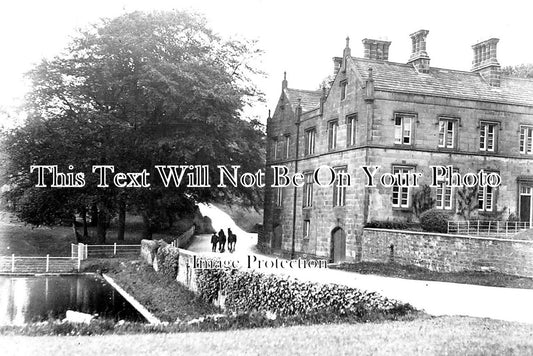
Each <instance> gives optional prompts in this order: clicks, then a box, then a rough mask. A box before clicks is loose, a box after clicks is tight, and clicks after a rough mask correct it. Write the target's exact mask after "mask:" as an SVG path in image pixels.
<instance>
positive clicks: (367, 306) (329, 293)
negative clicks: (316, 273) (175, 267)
mask: <svg viewBox="0 0 533 356" xmlns="http://www.w3.org/2000/svg"><path fill="white" fill-rule="evenodd" d="M196 274H197V278H198V280H201V281H202V283H199V284H198V293H199V294H200V296H202V297H203V298H205V299H206V300H210V299H212V297H213V296H214V295H218V292H219V291H222V292H223V293H224V294H225V295H226V301H225V305H226V308H227V309H228V310H229V311H231V312H236V313H247V312H252V311H263V312H270V313H274V314H275V315H279V316H282V317H286V316H298V315H316V314H320V313H326V314H331V315H347V316H355V317H361V316H363V315H366V314H367V313H371V312H379V313H384V314H387V313H391V314H395V313H398V314H401V313H404V312H406V311H407V310H413V308H412V307H411V306H409V305H408V304H403V303H400V302H398V301H395V300H390V299H387V298H385V297H382V296H380V295H379V294H377V293H370V292H365V291H361V290H358V289H355V288H350V287H346V286H341V285H336V284H316V283H310V282H302V281H298V280H293V279H286V278H283V277H279V276H276V275H264V274H261V273H257V272H249V271H239V270H229V269H228V270H212V269H203V270H196Z"/></svg>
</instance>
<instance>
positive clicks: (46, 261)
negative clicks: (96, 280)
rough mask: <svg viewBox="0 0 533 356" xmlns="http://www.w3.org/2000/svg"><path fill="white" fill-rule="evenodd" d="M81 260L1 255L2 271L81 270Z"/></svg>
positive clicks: (0, 264)
mask: <svg viewBox="0 0 533 356" xmlns="http://www.w3.org/2000/svg"><path fill="white" fill-rule="evenodd" d="M79 267H80V265H79V261H78V260H77V259H76V258H72V257H50V255H46V256H39V257H36V256H16V255H15V254H12V255H11V256H0V272H2V273H66V272H75V271H79Z"/></svg>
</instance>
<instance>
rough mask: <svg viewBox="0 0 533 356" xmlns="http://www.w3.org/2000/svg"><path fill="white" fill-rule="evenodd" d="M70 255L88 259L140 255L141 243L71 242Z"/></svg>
mask: <svg viewBox="0 0 533 356" xmlns="http://www.w3.org/2000/svg"><path fill="white" fill-rule="evenodd" d="M70 248H71V250H70V255H71V257H72V258H76V259H80V260H86V259H88V258H106V257H131V256H139V255H140V253H141V245H121V244H117V243H114V244H113V245H87V244H82V243H79V244H77V245H76V244H71V247H70Z"/></svg>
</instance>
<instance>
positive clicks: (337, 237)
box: [330, 226, 346, 263]
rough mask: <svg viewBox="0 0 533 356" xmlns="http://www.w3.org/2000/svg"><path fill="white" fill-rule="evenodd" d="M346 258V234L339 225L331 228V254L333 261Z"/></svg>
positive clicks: (340, 260)
mask: <svg viewBox="0 0 533 356" xmlns="http://www.w3.org/2000/svg"><path fill="white" fill-rule="evenodd" d="M345 259H346V234H345V233H344V230H343V229H341V228H340V227H338V226H337V227H336V228H334V229H333V230H331V254H330V260H331V261H332V262H333V263H337V262H342V261H344V260H345Z"/></svg>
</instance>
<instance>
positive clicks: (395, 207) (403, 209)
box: [392, 206, 413, 213]
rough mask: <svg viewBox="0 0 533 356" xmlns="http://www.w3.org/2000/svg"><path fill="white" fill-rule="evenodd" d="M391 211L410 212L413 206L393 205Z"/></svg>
mask: <svg viewBox="0 0 533 356" xmlns="http://www.w3.org/2000/svg"><path fill="white" fill-rule="evenodd" d="M392 211H403V212H409V213H412V212H413V208H412V207H410V208H402V207H399V206H393V207H392Z"/></svg>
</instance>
